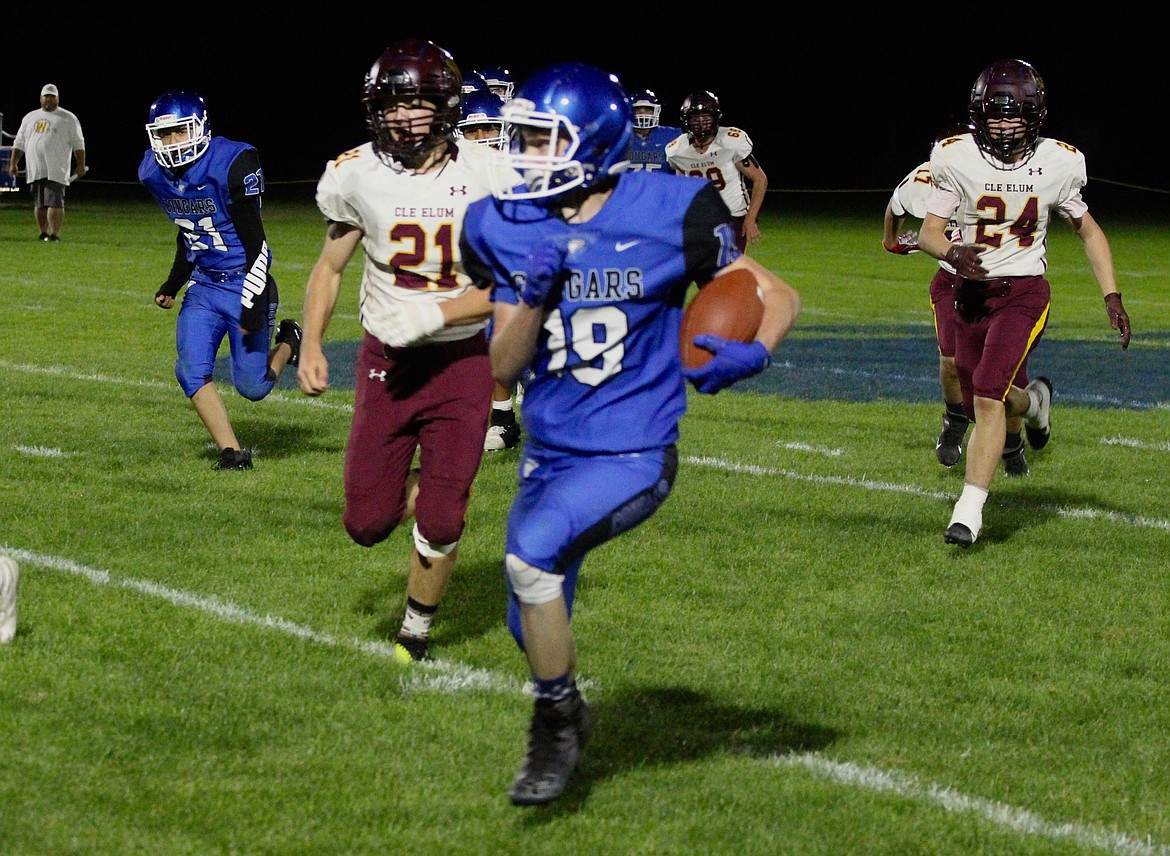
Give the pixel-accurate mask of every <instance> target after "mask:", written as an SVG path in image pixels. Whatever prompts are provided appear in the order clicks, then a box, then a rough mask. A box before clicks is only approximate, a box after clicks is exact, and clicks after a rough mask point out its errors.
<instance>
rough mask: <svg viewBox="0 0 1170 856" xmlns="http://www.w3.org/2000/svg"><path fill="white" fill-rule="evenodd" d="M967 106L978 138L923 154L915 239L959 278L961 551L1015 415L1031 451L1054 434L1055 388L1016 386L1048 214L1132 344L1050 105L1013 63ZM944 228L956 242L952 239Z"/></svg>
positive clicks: (1037, 299)
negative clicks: (1058, 221)
mask: <svg viewBox="0 0 1170 856" xmlns="http://www.w3.org/2000/svg"><path fill="white" fill-rule="evenodd" d="M969 104H970V107H969V110H970V116H971V122H972V124H973V125H974V126H975V133H973V134H960V135H958V136H953V137H947V138H945V139H942V140H939V141H938V142H936V143H935V144H934V147H933V148H932V149H931V155H930V177H931V182H932V189H931V192H930V195H929V197H928V198H927V203H926V212H927V213H926V218H925V220H923V223H922V229H921V232H920V234H919V246H920V247H921V249H922V250H923V251H924V252H926V253H929V254H930V255H932V256H934V257H935V258H936V259H940V260H946V261H947V262H948V263H949V264H950V265H951V266H952V267H953V268H955V270H956V271H957V272H958V276H959V279H958V280H957V282H956V284H955V316H956V317H955V331H956V332H955V366H956V368H957V369H958V373H959V384H960V386H961V388H962V390H963V403H964V407H965V408H966V412H967V416H968V417H969V418H972V419H973V420H974V422H975V429H974V431H973V432H972V435H971V443H970V445H969V446H968V448H967V469H966V474H965V478H964V485H963V492H962V494H961V495H960V497H959V499H958V501H957V502H956V503H955V508H954V511H953V513H952V515H951V520H950V523H949V524H948V526H947V528H946V531H945V532H944V536H943V537H944V540H945V541H946V542H947V543H948V544H957V545H958V546H960V547H969V546H970V545H971V544H973V543H974V542H975V540H976V539H977V538H978V537H979V532H980V530H981V529H982V526H983V506H984V504H985V503H986V501H987V495H988V491H989V490H990V489H991V481H992V479H993V477H994V476H995V469H996V463H997V462H998V460H999V458H1000V455H1001V453H1002V451H1003V449H1004V442H1005V438H1006V434H1007V419H1008V418H1009V417H1012V416H1022V417H1023V420H1024V432H1025V434H1026V435H1027V438H1028V444H1029V445H1030V446H1031V447H1032V448H1033V449H1042V448H1044V446H1045V445H1047V443H1048V441H1049V438H1050V436H1051V414H1050V407H1051V402H1052V389H1053V387H1052V382H1051V381H1050V380H1049V379H1048V378H1046V377H1037V378H1036V379H1035V380H1033V381H1031V382H1029V383H1027V384H1026V386H1024V387H1023V388H1021V387H1020V386H1019V385H1018V383H1017V381H1018V380H1019V375H1018V372H1019V370H1020V368H1021V367H1022V366H1023V365H1024V364H1025V361H1026V360H1027V358H1028V355H1029V354H1030V353H1031V352H1032V351H1033V349H1034V348H1035V347H1036V345H1037V343H1038V342H1039V341H1040V337H1041V336H1042V335H1043V333H1044V330H1045V328H1046V326H1047V324H1048V312H1049V308H1050V299H1051V290H1050V288H1049V284H1048V280H1047V279H1046V278H1045V272H1046V270H1047V267H1048V262H1047V257H1046V256H1047V254H1046V243H1047V236H1048V225H1049V223H1050V222H1051V220H1052V217H1053V216H1054V215H1056V216H1059V217H1061V218H1062V219H1064V220H1066V221H1067V222H1068V223H1069V224H1070V225H1071V226H1072V228H1073V231H1074V232H1075V233H1076V235H1077V237H1078V238H1080V239H1081V242H1082V244H1083V246H1084V250H1085V256H1086V257H1087V258H1088V260H1089V266H1090V267H1091V268H1092V270H1093V276H1094V277H1095V278H1096V280H1097V284H1098V286H1099V287H1100V289H1101V293H1102V294H1103V295H1104V296H1105V310H1106V314H1107V315H1108V318H1109V323H1110V325H1111V326H1112V327H1113V328H1114V329H1115V330H1118V331H1119V332H1120V334H1121V347H1122V348H1123V349H1124V348H1127V347H1129V339H1130V323H1129V316H1128V315H1127V314H1126V312H1125V309H1124V308H1123V306H1122V304H1121V295H1120V294H1119V293H1118V291H1117V282H1116V277H1115V275H1114V272H1113V256H1112V252H1111V250H1110V247H1109V241H1108V240H1107V238H1106V237H1105V233H1104V231H1102V229H1101V227H1100V226H1099V225H1098V224H1097V221H1096V220H1094V219H1093V217H1092V215H1090V214H1089V210H1088V206H1087V205H1086V204H1085V202H1084V200H1083V199H1082V198H1081V189H1082V188H1083V187H1084V186H1085V184H1086V182H1087V180H1088V179H1087V177H1086V172H1085V157H1084V155H1083V154H1082V153H1081V152H1079V151H1078V150H1077V149H1075V148H1073V147H1072V146H1070V145H1068V144H1067V143H1063V142H1060V141H1058V140H1053V139H1049V138H1046V137H1041V136H1040V127H1041V125H1042V124H1043V122H1044V119H1045V117H1046V116H1047V114H1048V106H1047V91H1046V89H1045V86H1044V81H1043V80H1042V79H1041V77H1040V75H1039V74H1038V73H1037V72H1036V69H1035V68H1033V67H1032V66H1031V65H1030V64H1028V63H1026V62H1024V61H1022V60H1018V59H1008V60H1000V61H998V62H995V63H993V64H992V65H990V66H988V67H987V68H985V69H984V70H983V72H982V73H981V74H980V75H979V77H978V78H977V79H976V81H975V85H974V86H973V87H972V89H971V97H970V102H969ZM952 221H953V222H954V223H955V224H957V226H958V229H959V230H960V232H961V238H960V240H959V241H953V240H952V238H951V236H950V234H949V229H950V228H951V225H950V224H951V222H952Z"/></svg>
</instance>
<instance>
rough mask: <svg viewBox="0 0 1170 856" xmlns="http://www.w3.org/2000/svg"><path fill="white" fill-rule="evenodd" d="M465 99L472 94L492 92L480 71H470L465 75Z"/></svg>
mask: <svg viewBox="0 0 1170 856" xmlns="http://www.w3.org/2000/svg"><path fill="white" fill-rule="evenodd" d="M462 89H463V97H464V98H466V97H467V96H468V95H470V94H471V93H472V92H491V90H490V89H488V84H487V81H486V80H484V79H483V75H482V74H480V73H479V72H478V71H469V72H467V74H465V75H463V87H462Z"/></svg>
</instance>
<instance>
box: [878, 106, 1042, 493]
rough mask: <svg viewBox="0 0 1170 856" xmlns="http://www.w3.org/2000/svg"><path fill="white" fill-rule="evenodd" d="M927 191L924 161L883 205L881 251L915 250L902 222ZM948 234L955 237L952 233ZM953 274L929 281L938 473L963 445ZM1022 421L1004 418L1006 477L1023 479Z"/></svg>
mask: <svg viewBox="0 0 1170 856" xmlns="http://www.w3.org/2000/svg"><path fill="white" fill-rule="evenodd" d="M972 130H973V129H972V128H970V127H967V128H966V129H965V130H964V129H949V130H948V131H947V132H946V133H944V134H942V135H940V137H939V139H945V138H946V137H950V136H955V135H956V134H959V133H971V131H972ZM929 191H930V162H929V161H925V162H923V163H921V164H919V165H918V166H916V167H915V168H914V169H912V170H911V171H910V172H909V174H907V176H906V177H905V178H903V179H902V181H901V182H900V183H899V184H898V186H897V187H895V188H894V192H893V193H892V194H891V195H890V200H889V202H888V203H887V204H886V211H885V215H884V217H883V220H882V246H883V247H885V248H886V250H887V251H888V252H891V253H895V254H897V255H911V254H913V253H917V252H918V251H919V250H918V233H917V232H916V231H914V230H912V229H911V230H907V229H906V226H907V222H908V220H909V219H910V218H913V219H915V220H917V221H919V222H921V220H922V219H923V218H924V217H925V216H926V196H927V194H928V193H929ZM950 234H951V235H952V236H954V237H955V238H958V237H959V232H958V230H957V229H954V228H952V229H950ZM956 278H957V277H956V274H955V269H954V268H953V267H951V266H950V265H949V264H947V262H946V261H940V262H939V263H938V270H936V271H935V273H934V277H933V279H931V281H930V310H931V313H932V314H933V316H934V332H935V341H936V343H937V344H938V380H939V386H940V387H941V388H942V398H943V405H944V407H945V410H944V412H943V417H942V431H941V432H940V433H939V435H938V439H937V440H936V441H935V444H934V452H935V455H936V456H937V458H938V462H939V463H940V464H942V465H943V466H944V467H953V466H954V465H955V464H957V463H958V462H959V458H960V457H961V456H962V454H963V439H964V437H965V436H966V433H967V426H968V424H969V421H970V420H968V419H967V415H966V413H965V411H964V410H963V391H962V389H960V387H959V373H958V371H957V370H956V369H955V323H954V316H955V280H956ZM1018 378H1019V380H1020V382H1021V383H1023V384H1026V383H1027V380H1028V378H1027V368H1026V366H1020V372H1019V375H1018ZM1022 428H1023V419H1022V418H1021V417H1019V416H1010V417H1008V420H1007V439H1006V440H1005V441H1004V448H1003V471H1004V474H1005V475H1008V476H1013V477H1014V476H1026V475H1027V474H1028V459H1027V458H1026V457H1025V456H1024V438H1023V435H1022V434H1021V430H1022Z"/></svg>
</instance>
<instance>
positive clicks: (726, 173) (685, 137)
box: [666, 91, 768, 253]
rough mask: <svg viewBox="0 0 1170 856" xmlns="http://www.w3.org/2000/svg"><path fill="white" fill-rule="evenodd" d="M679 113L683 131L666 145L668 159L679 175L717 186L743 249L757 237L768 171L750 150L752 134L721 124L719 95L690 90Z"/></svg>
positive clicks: (745, 249)
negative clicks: (699, 179) (691, 176)
mask: <svg viewBox="0 0 1170 856" xmlns="http://www.w3.org/2000/svg"><path fill="white" fill-rule="evenodd" d="M679 115H680V117H681V118H682V126H683V133H682V134H681V135H679V136H678V137H675V138H674V140H672V141H671V142H670V143H668V144H667V146H666V161H667V163H668V164H670V168H671V169H673V170H674V171H675V172H677V173H678V174H679V175H695V176H699V177H700V178H705V179H707V180H708V181H710V182H711V183H712V184H714V185H715V187H716V188H717V189H718V190H719V194H720V196H722V197H723V201H724V202H725V203H726V204H727V207H728V209H730V211H731V216H732V218H733V222H734V223H735V235H736V244H737V246H738V247H739V251H740V252H741V253H742V252H747V247H748V244H754V243H756V242H758V241H759V240H760V227H759V223H758V222H757V220H758V218H759V216H760V209H761V208H763V207H764V196H765V195H766V194H767V192H768V176H767V175H765V174H764V170H763V168H762V167H761V166H760V163H759V161H758V160H757V159H756V156H755V155H754V154H753V153H752V150H753V146H752V141H751V138H750V137H748V135H747V132H745V131H743V130H742V129H740V128H734V127H731V126H728V127H722V126H720V124H719V123H720V121H721V120H722V118H723V111H722V110H721V109H720V107H719V99H718V98H716V97H715V96H714V95H713V94H712V93H710V92H707V91H698V92H692V93H691V94H690V95H688V96H687V97H686V99H685V100H684V101H683V105H682V109H681V111H680V112H679ZM748 184H750V185H751V190H750V192H749V190H748Z"/></svg>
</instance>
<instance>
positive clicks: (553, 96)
mask: <svg viewBox="0 0 1170 856" xmlns="http://www.w3.org/2000/svg"><path fill="white" fill-rule="evenodd" d="M503 114H504V121H505V122H506V123H507V124H506V126H505V134H506V135H507V137H508V150H507V151H505V152H502V153H501V154H500V158H501V160H502V161H504V162H505V163H506V164H507V165H508V166H510V167H512V168H513V169H515V170H516V171H517V172H519V173H520V174H521V175H522V176H523V177H524V183H523V184H517V185H515V186H514V187H499V186H493V187H492V193H493V195H495V196H496V197H498V198H500V199H543V198H548V197H555V196H558V195H560V194H562V193H564V192H565V191H567V190H571V189H572V188H575V187H584V188H588V187H592V186H593V185H595V184H597V183H598V182H600V181H602V180H604V179H606V178H608V177H609V176H613V175H618V174H619V173H622V172H625V171H626V170H627V169H628V168H629V166H630V163H629V161H628V160H626V150H627V149H628V148H629V145H630V139H631V137H632V136H633V134H634V130H633V123H634V111H633V108H632V107H631V106H630V99H629V97H628V96H627V95H626V93H625V90H623V89H622V86H621V84H620V83H619V82H618V79H617V77H615V76H614V75H612V74H609V73H608V72H604V71H602V70H601V69H599V68H596V67H595V66H592V65H586V64H585V63H580V62H566V63H559V64H557V65H552V66H549V67H547V68H545V69H543V70H541V71H538V72H537V73H536V74H534V75H532V77H530V78H528V79H527V80H526V81H524V83H523V84H521V86H520V88H519V89H518V90H517V91H516V95H515V97H513V98H512V100H511V101H509V102H508V103H507V104H505V105H504V111H503ZM546 141H547V145H546ZM498 172H499V171H496V173H497V174H496V175H495V176H494V177H495V178H497V179H498V178H500V176H499V175H498Z"/></svg>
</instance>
